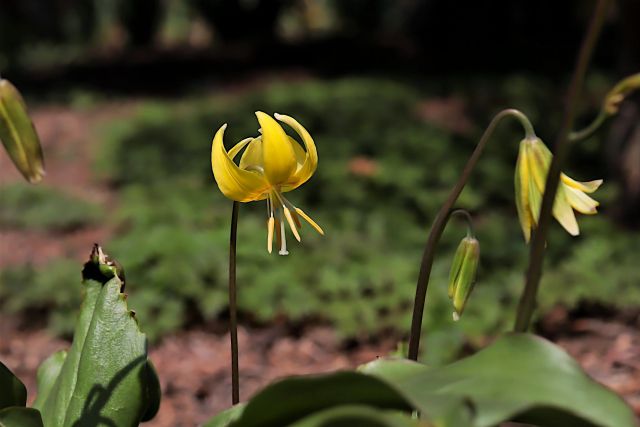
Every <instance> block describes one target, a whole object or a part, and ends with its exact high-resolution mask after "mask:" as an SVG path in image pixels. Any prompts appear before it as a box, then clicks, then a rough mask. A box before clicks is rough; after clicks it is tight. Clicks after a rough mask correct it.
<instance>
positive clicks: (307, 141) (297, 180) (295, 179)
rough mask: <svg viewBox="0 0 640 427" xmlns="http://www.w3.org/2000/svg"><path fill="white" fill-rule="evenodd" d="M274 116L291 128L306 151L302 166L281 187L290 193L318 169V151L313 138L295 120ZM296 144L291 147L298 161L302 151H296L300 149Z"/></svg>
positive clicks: (280, 115) (278, 115)
mask: <svg viewBox="0 0 640 427" xmlns="http://www.w3.org/2000/svg"><path fill="white" fill-rule="evenodd" d="M274 116H275V118H276V119H278V120H279V121H281V122H283V123H286V124H287V125H289V126H291V127H292V128H293V130H294V131H295V132H296V133H297V134H298V135H299V136H300V138H301V139H302V142H303V143H304V146H305V149H306V153H305V154H304V162H302V164H301V165H300V166H299V167H298V168H297V169H296V171H295V173H294V175H293V176H292V177H291V179H290V180H289V181H288V182H287V183H286V184H285V186H284V187H283V191H291V190H293V189H294V188H297V187H299V186H300V185H302V184H304V183H305V182H306V181H308V180H309V178H311V176H312V175H313V174H314V173H315V171H316V169H317V167H318V151H317V150H316V144H315V143H314V142H313V138H311V135H310V134H309V132H307V130H306V129H305V128H304V126H302V125H301V124H300V123H299V122H298V121H297V120H296V119H294V118H293V117H290V116H286V115H283V114H275V115H274ZM296 144H297V146H296V145H293V147H294V150H295V151H296V157H297V159H298V161H299V159H300V154H302V153H301V151H302V150H297V148H301V147H300V145H299V144H298V143H297V142H296Z"/></svg>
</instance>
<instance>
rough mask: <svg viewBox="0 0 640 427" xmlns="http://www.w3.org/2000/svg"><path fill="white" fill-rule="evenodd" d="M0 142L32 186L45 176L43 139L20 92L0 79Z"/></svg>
mask: <svg viewBox="0 0 640 427" xmlns="http://www.w3.org/2000/svg"><path fill="white" fill-rule="evenodd" d="M0 140H1V141H2V144H3V145H4V148H5V149H6V150H7V153H9V157H10V158H11V160H12V161H13V163H14V164H15V165H16V167H17V168H18V170H19V171H20V173H22V175H23V176H24V177H25V178H26V179H27V180H28V181H29V182H31V183H36V182H39V181H40V180H41V179H42V177H43V176H44V173H45V172H44V160H43V156H42V147H41V146H40V139H39V138H38V134H37V133H36V129H35V127H34V126H33V122H32V121H31V118H30V117H29V114H28V113H27V106H26V105H25V103H24V100H23V99H22V96H21V95H20V92H18V90H17V89H16V88H15V86H14V85H12V84H11V83H10V82H9V81H8V80H5V79H1V78H0Z"/></svg>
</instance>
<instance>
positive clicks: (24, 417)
mask: <svg viewBox="0 0 640 427" xmlns="http://www.w3.org/2000/svg"><path fill="white" fill-rule="evenodd" d="M0 427H43V426H42V418H41V417H40V412H38V410H36V409H31V408H21V407H17V406H13V407H10V408H4V409H2V410H0Z"/></svg>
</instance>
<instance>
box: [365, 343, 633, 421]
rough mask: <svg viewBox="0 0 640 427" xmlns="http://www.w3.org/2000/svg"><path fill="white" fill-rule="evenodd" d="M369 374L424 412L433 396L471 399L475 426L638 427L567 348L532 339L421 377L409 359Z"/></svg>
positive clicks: (619, 401)
mask: <svg viewBox="0 0 640 427" xmlns="http://www.w3.org/2000/svg"><path fill="white" fill-rule="evenodd" d="M411 365H414V366H411ZM364 370H365V371H366V372H368V373H370V374H371V375H377V376H379V377H380V378H381V379H384V380H385V381H387V382H388V383H389V384H392V385H393V386H394V387H395V388H396V389H397V390H399V391H400V392H401V393H402V394H403V395H404V396H405V397H406V398H407V399H408V400H410V401H411V402H412V403H413V404H414V405H415V407H416V408H417V409H420V410H421V411H425V412H428V411H429V410H430V408H433V407H434V406H437V402H434V398H446V399H455V398H462V399H466V400H468V401H469V403H470V404H471V405H473V407H474V409H475V419H474V425H476V426H478V427H485V426H487V427H488V426H494V425H496V424H498V423H500V422H502V421H506V420H518V421H522V422H531V423H534V424H537V423H541V424H542V425H552V426H556V425H558V426H563V427H564V426H572V427H577V426H584V427H586V426H590V427H592V426H600V427H634V426H636V422H635V417H634V415H633V413H632V411H631V409H630V408H629V407H628V406H627V405H626V404H625V403H624V401H623V400H622V399H621V398H620V397H618V396H617V395H616V394H615V393H613V392H612V391H610V390H608V389H607V388H605V387H604V386H602V385H600V384H598V383H597V382H595V381H594V380H592V379H591V378H589V377H588V376H587V375H586V374H585V373H584V372H583V371H582V369H581V368H580V366H579V365H578V364H577V362H576V361H575V360H573V359H572V358H571V357H570V356H569V355H567V354H566V353H565V352H564V351H563V350H562V349H560V348H559V347H557V346H555V345H554V344H552V343H550V342H549V341H547V340H544V339H542V338H539V337H536V336H534V335H530V334H510V335H506V336H504V337H502V338H500V339H498V340H496V341H495V342H494V343H493V344H492V345H490V346H488V347H487V348H485V349H483V350H481V351H479V352H478V353H476V354H475V355H473V356H470V357H467V358H465V359H462V360H460V361H458V362H455V363H453V364H451V365H448V366H444V367H441V368H427V367H424V368H423V370H422V372H420V367H419V365H418V364H415V363H412V362H398V361H387V362H383V361H379V362H377V363H376V364H375V365H370V366H368V367H366V368H364ZM434 404H435V405H434Z"/></svg>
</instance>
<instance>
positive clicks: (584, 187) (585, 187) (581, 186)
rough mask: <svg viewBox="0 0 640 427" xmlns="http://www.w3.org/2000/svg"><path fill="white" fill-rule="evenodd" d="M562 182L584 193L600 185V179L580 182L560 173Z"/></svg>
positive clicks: (590, 191) (591, 191) (594, 189)
mask: <svg viewBox="0 0 640 427" xmlns="http://www.w3.org/2000/svg"><path fill="white" fill-rule="evenodd" d="M560 178H561V179H562V182H563V183H565V184H567V185H568V186H569V187H572V188H575V189H576V190H580V191H583V192H585V193H593V192H594V191H596V190H597V189H598V187H600V185H602V180H601V179H596V180H594V181H587V182H580V181H576V180H574V179H572V178H571V177H569V176H567V175H565V174H562V175H560Z"/></svg>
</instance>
